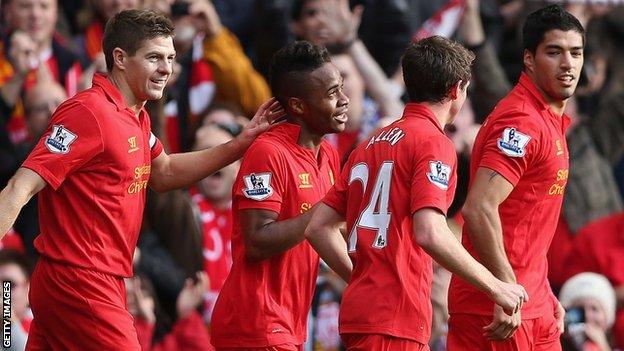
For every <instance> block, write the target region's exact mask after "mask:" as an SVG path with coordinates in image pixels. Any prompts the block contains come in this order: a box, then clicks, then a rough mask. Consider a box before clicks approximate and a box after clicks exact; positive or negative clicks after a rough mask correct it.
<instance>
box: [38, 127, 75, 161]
mask: <svg viewBox="0 0 624 351" xmlns="http://www.w3.org/2000/svg"><path fill="white" fill-rule="evenodd" d="M76 138H78V136H77V135H76V134H74V133H72V132H71V131H70V130H69V129H67V128H65V127H64V126H63V125H62V124H61V125H58V124H55V125H53V126H52V133H50V135H48V136H47V137H46V141H45V146H46V147H47V148H48V150H50V152H52V153H55V154H66V153H68V152H69V145H71V143H73V142H74V141H75V140H76Z"/></svg>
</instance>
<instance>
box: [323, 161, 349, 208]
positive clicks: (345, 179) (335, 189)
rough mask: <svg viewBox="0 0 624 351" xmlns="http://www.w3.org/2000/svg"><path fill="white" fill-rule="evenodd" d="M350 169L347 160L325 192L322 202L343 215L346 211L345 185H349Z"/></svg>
mask: <svg viewBox="0 0 624 351" xmlns="http://www.w3.org/2000/svg"><path fill="white" fill-rule="evenodd" d="M350 170H351V166H350V162H348V163H347V164H346V165H345V167H344V169H343V170H342V173H341V174H340V176H339V177H338V179H336V182H335V183H334V186H332V188H331V189H329V191H328V192H327V194H326V195H325V197H324V198H323V200H322V201H323V203H324V204H325V205H327V206H329V207H331V208H333V209H334V210H336V212H338V213H339V214H340V215H342V216H343V217H345V216H346V211H347V187H348V186H349V172H350Z"/></svg>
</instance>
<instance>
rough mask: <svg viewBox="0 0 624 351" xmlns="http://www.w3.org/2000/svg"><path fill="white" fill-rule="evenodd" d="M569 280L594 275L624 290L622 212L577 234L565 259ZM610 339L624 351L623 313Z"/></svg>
mask: <svg viewBox="0 0 624 351" xmlns="http://www.w3.org/2000/svg"><path fill="white" fill-rule="evenodd" d="M566 267H567V271H566V276H567V277H568V278H570V277H572V276H573V275H575V274H578V273H582V272H596V273H600V274H602V275H604V276H605V277H607V279H609V281H610V282H611V284H612V285H613V286H614V287H615V288H621V287H624V212H621V213H618V214H615V215H612V216H609V217H605V218H602V219H599V220H597V221H593V222H591V223H589V224H588V225H586V226H584V227H583V228H581V230H579V232H578V234H577V235H576V237H575V238H574V241H573V242H572V250H571V252H570V255H569V256H568V259H567V265H566ZM613 335H615V341H616V344H617V346H618V347H620V348H624V309H619V310H618V311H617V318H616V321H615V325H614V326H613Z"/></svg>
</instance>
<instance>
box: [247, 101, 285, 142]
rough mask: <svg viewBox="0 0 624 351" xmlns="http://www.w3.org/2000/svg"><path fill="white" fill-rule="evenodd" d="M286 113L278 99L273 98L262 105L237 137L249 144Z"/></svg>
mask: <svg viewBox="0 0 624 351" xmlns="http://www.w3.org/2000/svg"><path fill="white" fill-rule="evenodd" d="M285 115H286V112H285V111H284V109H283V108H282V106H281V105H280V103H279V102H278V101H277V99H275V98H271V99H269V100H267V101H266V102H265V103H263V104H262V105H260V107H259V108H258V111H257V112H256V114H255V115H254V117H253V118H252V119H251V121H249V123H247V124H245V126H244V127H243V131H242V132H241V133H240V134H239V135H238V136H237V137H236V138H237V139H239V141H240V142H242V143H243V144H244V145H247V146H248V145H249V144H251V142H252V141H254V139H256V137H257V136H258V135H260V134H262V133H263V132H265V131H267V130H269V129H270V128H271V127H272V126H273V125H275V124H276V123H275V122H277V121H278V120H279V119H280V118H281V117H284V116H285Z"/></svg>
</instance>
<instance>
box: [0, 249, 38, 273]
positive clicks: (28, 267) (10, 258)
mask: <svg viewBox="0 0 624 351" xmlns="http://www.w3.org/2000/svg"><path fill="white" fill-rule="evenodd" d="M8 264H16V265H17V266H18V267H19V268H20V269H21V270H22V273H24V276H25V277H26V279H27V280H30V275H31V274H32V263H31V262H30V260H29V259H28V257H26V255H24V254H22V253H21V252H19V251H17V250H14V249H2V250H0V266H4V265H8Z"/></svg>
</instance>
